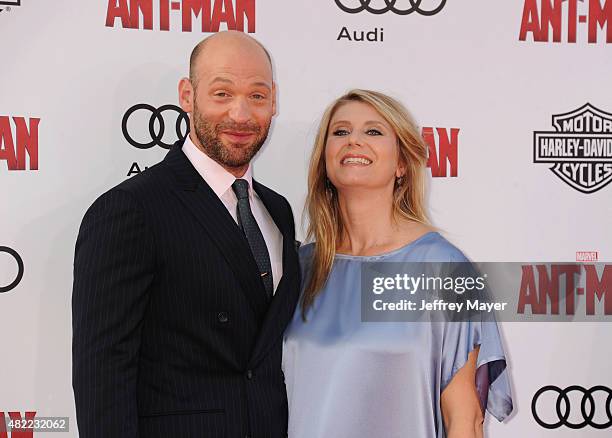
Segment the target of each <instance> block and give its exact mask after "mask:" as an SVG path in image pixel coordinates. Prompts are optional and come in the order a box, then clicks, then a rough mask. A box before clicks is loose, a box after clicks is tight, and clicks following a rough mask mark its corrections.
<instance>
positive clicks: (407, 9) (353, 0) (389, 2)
mask: <svg viewBox="0 0 612 438" xmlns="http://www.w3.org/2000/svg"><path fill="white" fill-rule="evenodd" d="M375 1H376V0H335V2H336V5H338V7H339V8H340V9H342V10H343V11H344V12H347V13H349V14H358V13H359V12H362V11H368V12H369V13H370V14H376V15H380V14H384V13H386V12H393V13H394V14H397V15H409V14H412V13H413V12H416V13H417V14H420V15H425V16H431V15H436V14H437V13H438V12H440V11H441V10H442V9H444V6H445V5H446V0H441V1H440V3H439V5H438V6H437V7H436V8H434V9H424V8H421V4H422V3H424V2H423V0H400V1H399V2H398V0H382V1H384V3H385V6H384V7H379V8H376V7H372V6H371V4H372V3H373V2H375ZM406 1H407V2H408V3H410V6H408V5H407V4H406ZM347 3H349V4H351V6H346V4H347ZM357 3H358V4H359V5H358V6H352V5H353V4H357ZM397 3H400V4H404V5H406V6H404V7H403V8H402V7H401V6H399V7H398V6H396V5H397ZM425 3H429V2H427V1H426V2H425Z"/></svg>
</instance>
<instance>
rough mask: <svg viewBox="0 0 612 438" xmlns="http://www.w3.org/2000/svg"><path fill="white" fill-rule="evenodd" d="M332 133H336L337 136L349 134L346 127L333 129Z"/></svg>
mask: <svg viewBox="0 0 612 438" xmlns="http://www.w3.org/2000/svg"><path fill="white" fill-rule="evenodd" d="M334 135H337V136H341V135H349V132H348V131H347V130H346V129H336V130H335V131H334Z"/></svg>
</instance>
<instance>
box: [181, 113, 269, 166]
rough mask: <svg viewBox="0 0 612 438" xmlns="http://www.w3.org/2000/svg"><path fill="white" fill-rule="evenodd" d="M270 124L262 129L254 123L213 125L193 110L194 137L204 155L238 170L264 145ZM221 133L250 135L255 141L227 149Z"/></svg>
mask: <svg viewBox="0 0 612 438" xmlns="http://www.w3.org/2000/svg"><path fill="white" fill-rule="evenodd" d="M270 123H271V121H268V123H267V125H266V126H265V127H264V128H263V129H262V128H261V127H260V126H259V125H257V124H256V123H254V122H251V123H235V122H230V121H228V122H221V123H219V124H216V125H215V124H213V123H211V122H210V121H209V120H207V119H205V118H204V117H203V115H202V113H200V112H199V111H198V108H197V106H194V108H193V126H194V128H195V135H196V137H197V138H198V140H199V141H200V144H201V145H202V148H203V149H204V152H205V153H206V155H208V156H209V157H210V158H212V159H213V160H215V161H216V162H217V163H219V164H221V165H223V166H224V167H230V168H239V167H242V166H245V165H247V164H248V163H249V162H250V161H251V159H252V158H253V157H254V156H255V154H257V152H258V151H259V149H261V147H262V146H263V144H264V143H265V141H266V138H267V137H268V132H269V130H270ZM222 131H235V132H243V133H252V134H255V139H254V140H253V141H252V142H251V144H245V145H240V147H234V146H233V145H232V146H229V147H228V146H226V145H225V144H224V143H223V141H222V140H221V138H220V137H219V136H220V134H221V132H222Z"/></svg>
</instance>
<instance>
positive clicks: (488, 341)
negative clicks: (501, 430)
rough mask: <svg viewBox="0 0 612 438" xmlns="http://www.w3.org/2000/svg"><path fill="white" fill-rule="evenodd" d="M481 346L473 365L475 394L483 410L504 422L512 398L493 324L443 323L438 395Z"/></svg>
mask: <svg viewBox="0 0 612 438" xmlns="http://www.w3.org/2000/svg"><path fill="white" fill-rule="evenodd" d="M477 346H480V350H479V352H478V359H477V361H476V390H477V392H478V396H479V398H480V406H481V407H482V410H483V412H484V410H485V409H486V410H487V411H489V413H491V415H493V416H494V417H495V418H497V420H498V421H503V420H504V419H505V418H506V417H507V416H508V415H510V413H511V412H512V394H511V392H510V382H509V379H508V372H507V368H506V355H505V354H504V350H503V346H502V342H501V337H500V335H499V330H498V327H497V323H496V322H495V321H466V322H447V323H445V328H444V335H443V344H442V361H441V366H442V370H441V371H442V372H441V380H442V381H441V385H440V393H441V392H442V391H443V390H444V388H446V386H447V385H448V384H449V383H450V381H451V379H452V378H453V376H454V375H455V373H456V372H457V371H459V369H461V367H463V365H465V363H466V362H467V359H468V354H469V353H470V352H471V351H472V350H474V348H476V347H477Z"/></svg>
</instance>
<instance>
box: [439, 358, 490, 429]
mask: <svg viewBox="0 0 612 438" xmlns="http://www.w3.org/2000/svg"><path fill="white" fill-rule="evenodd" d="M478 348H479V347H477V348H475V349H474V350H473V351H472V352H471V353H470V354H469V356H468V360H467V362H466V364H465V365H464V366H463V367H462V368H461V369H460V370H459V371H457V373H456V374H455V375H454V376H453V378H452V380H451V381H450V383H449V384H448V385H447V386H446V388H444V390H443V391H442V396H441V408H442V418H443V420H444V427H445V429H446V436H447V438H482V437H483V431H482V423H483V421H484V413H483V411H482V408H481V407H480V400H479V398H478V393H477V392H476V358H477V357H478Z"/></svg>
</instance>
